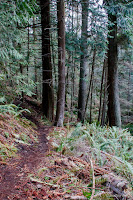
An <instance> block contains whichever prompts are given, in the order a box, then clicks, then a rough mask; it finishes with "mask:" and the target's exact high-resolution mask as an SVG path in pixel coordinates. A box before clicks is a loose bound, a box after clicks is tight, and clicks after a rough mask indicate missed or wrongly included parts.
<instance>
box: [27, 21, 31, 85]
mask: <svg viewBox="0 0 133 200" xmlns="http://www.w3.org/2000/svg"><path fill="white" fill-rule="evenodd" d="M27 48H28V51H27V83H28V82H29V81H28V79H29V58H30V30H29V22H28V46H27Z"/></svg>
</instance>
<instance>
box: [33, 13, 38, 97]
mask: <svg viewBox="0 0 133 200" xmlns="http://www.w3.org/2000/svg"><path fill="white" fill-rule="evenodd" d="M33 40H34V47H35V45H36V40H37V38H36V32H35V17H34V16H33ZM34 69H35V84H36V86H35V98H36V99H37V98H38V89H37V62H36V55H35V56H34Z"/></svg>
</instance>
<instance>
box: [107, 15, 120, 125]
mask: <svg viewBox="0 0 133 200" xmlns="http://www.w3.org/2000/svg"><path fill="white" fill-rule="evenodd" d="M108 20H109V23H110V22H111V24H110V25H109V36H108V41H109V44H108V118H109V125H110V126H118V127H121V112H120V102H119V89H118V65H117V59H118V55H117V53H118V52H117V17H116V15H115V14H114V15H113V14H112V13H109V14H108Z"/></svg>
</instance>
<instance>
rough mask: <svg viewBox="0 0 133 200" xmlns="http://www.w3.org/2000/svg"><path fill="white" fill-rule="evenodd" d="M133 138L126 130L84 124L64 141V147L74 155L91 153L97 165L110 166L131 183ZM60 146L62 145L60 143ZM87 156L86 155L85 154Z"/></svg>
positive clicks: (78, 126)
mask: <svg viewBox="0 0 133 200" xmlns="http://www.w3.org/2000/svg"><path fill="white" fill-rule="evenodd" d="M132 143H133V137H132V136H131V134H130V132H128V131H127V129H119V128H116V127H112V128H109V127H100V126H97V125H96V124H85V125H84V126H81V124H78V125H77V127H76V128H75V129H74V130H73V131H72V132H70V133H69V134H68V137H67V139H64V144H63V145H64V146H65V147H67V149H69V151H70V152H73V153H74V154H77V155H79V154H82V153H83V154H86V152H91V155H90V156H93V158H95V160H96V161H97V163H99V164H100V165H106V162H111V163H110V165H111V166H112V168H113V169H114V170H116V171H117V172H118V173H121V174H122V175H124V176H126V177H127V178H128V179H129V180H130V181H131V175H132V174H133V167H132V165H131V163H132V161H133V148H132ZM61 146H62V143H61ZM87 154H88V153H87Z"/></svg>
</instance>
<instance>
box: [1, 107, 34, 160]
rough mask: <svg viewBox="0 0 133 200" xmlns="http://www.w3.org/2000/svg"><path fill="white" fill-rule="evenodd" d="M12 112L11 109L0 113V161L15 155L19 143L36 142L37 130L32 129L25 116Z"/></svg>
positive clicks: (28, 143)
mask: <svg viewBox="0 0 133 200" xmlns="http://www.w3.org/2000/svg"><path fill="white" fill-rule="evenodd" d="M11 111H12V109H11ZM14 112H15V111H14V110H13V113H12V114H9V113H8V114H7V113H4V114H0V160H1V162H5V161H6V159H7V158H9V157H13V156H15V155H16V154H15V153H16V152H17V145H18V144H19V143H21V144H24V145H30V144H31V143H33V142H35V141H36V142H37V132H36V131H35V130H34V128H33V124H31V122H30V121H29V120H27V119H25V118H21V117H19V116H17V117H16V115H13V114H14ZM15 114H16V113H15ZM34 126H35V125H34Z"/></svg>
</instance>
